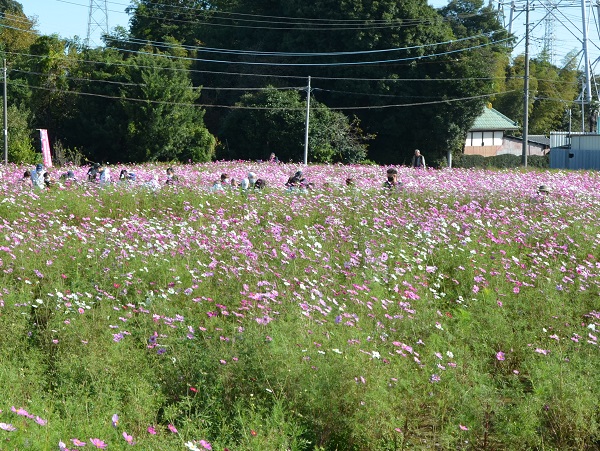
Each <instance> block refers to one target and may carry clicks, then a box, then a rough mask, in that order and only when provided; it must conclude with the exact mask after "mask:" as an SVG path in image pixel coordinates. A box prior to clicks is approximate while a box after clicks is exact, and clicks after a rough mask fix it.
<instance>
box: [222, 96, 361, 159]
mask: <svg viewBox="0 0 600 451" xmlns="http://www.w3.org/2000/svg"><path fill="white" fill-rule="evenodd" d="M238 106H239V107H240V108H239V109H236V110H234V111H233V112H232V113H230V114H229V116H228V117H227V118H226V119H225V123H224V125H223V128H222V130H221V141H224V142H225V143H226V147H225V148H224V149H223V151H222V154H221V155H220V156H219V157H226V158H233V159H235V158H238V159H242V158H251V159H267V158H268V156H269V154H270V153H271V152H274V153H276V155H277V156H278V158H279V159H280V160H281V161H288V160H291V161H302V159H303V155H304V136H305V131H306V101H304V100H302V99H301V98H300V94H299V93H298V92H297V91H280V90H277V89H275V88H272V89H267V90H264V91H262V92H259V93H256V94H246V95H245V96H243V97H242V99H241V102H240V103H239V104H238ZM241 107H248V109H244V108H241ZM370 138H371V137H369V136H366V135H364V133H363V132H362V130H360V128H359V122H358V119H356V118H355V119H354V120H353V121H350V120H349V119H348V118H347V117H346V116H345V115H344V114H342V113H340V112H337V111H332V110H330V109H328V108H327V107H326V106H325V105H322V104H320V103H319V102H316V101H315V100H311V113H310V121H309V154H308V155H309V156H308V158H309V161H312V162H319V163H331V162H338V161H340V162H344V163H357V162H360V161H362V160H364V158H365V157H366V155H367V149H366V145H365V144H364V142H365V141H366V140H368V139H370Z"/></svg>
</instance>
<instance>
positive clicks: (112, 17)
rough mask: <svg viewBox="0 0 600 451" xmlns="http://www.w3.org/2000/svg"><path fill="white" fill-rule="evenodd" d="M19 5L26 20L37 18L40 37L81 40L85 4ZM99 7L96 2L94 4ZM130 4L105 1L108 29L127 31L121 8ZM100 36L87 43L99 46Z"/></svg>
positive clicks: (58, 0) (25, 1) (65, 0)
mask: <svg viewBox="0 0 600 451" xmlns="http://www.w3.org/2000/svg"><path fill="white" fill-rule="evenodd" d="M17 1H19V3H21V5H23V11H24V12H25V15H27V16H28V17H31V16H37V19H38V30H39V31H40V32H41V33H42V34H53V33H57V34H59V35H60V36H62V37H65V38H72V37H73V36H76V35H77V36H79V37H81V38H82V39H85V37H86V36H87V26H88V18H89V10H90V9H89V8H90V1H89V0H17ZM98 3H100V2H98ZM129 4H130V3H129V2H128V1H127V0H109V1H108V2H107V6H108V10H109V11H108V26H109V28H111V29H112V28H114V27H115V26H117V25H121V26H124V27H126V28H127V27H128V20H129V16H128V15H127V14H126V13H125V8H126V7H127V6H128V5H129ZM99 37H100V33H95V34H94V35H92V36H91V37H90V40H91V41H95V42H96V43H97V44H100V39H99Z"/></svg>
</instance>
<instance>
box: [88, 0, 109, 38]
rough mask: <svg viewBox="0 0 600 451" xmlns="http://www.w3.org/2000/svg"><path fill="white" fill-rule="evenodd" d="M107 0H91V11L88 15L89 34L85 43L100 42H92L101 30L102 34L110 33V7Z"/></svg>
mask: <svg viewBox="0 0 600 451" xmlns="http://www.w3.org/2000/svg"><path fill="white" fill-rule="evenodd" d="M107 3H108V1H107V0H90V13H89V16H88V26H87V36H86V38H85V45H86V47H89V46H90V44H99V43H97V42H92V41H91V40H93V37H94V35H95V34H96V33H97V32H98V31H99V32H100V35H104V34H108V8H107V6H106V4H107Z"/></svg>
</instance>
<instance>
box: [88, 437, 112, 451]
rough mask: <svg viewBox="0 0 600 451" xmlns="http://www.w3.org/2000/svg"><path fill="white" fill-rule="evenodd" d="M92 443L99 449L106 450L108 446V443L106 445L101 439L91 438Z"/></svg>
mask: <svg viewBox="0 0 600 451" xmlns="http://www.w3.org/2000/svg"><path fill="white" fill-rule="evenodd" d="M90 442H91V443H92V445H94V446H95V447H96V448H99V449H106V447H107V446H108V445H107V444H106V443H104V442H103V441H102V440H100V439H99V438H91V439H90Z"/></svg>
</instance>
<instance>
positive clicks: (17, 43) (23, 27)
mask: <svg viewBox="0 0 600 451" xmlns="http://www.w3.org/2000/svg"><path fill="white" fill-rule="evenodd" d="M0 13H2V15H1V16H0V47H1V48H2V50H4V51H5V52H16V53H18V52H22V51H24V50H26V49H28V48H29V47H30V46H31V44H33V42H34V41H35V40H36V26H37V20H36V19H35V18H29V17H27V16H26V15H25V13H23V6H22V5H21V4H20V3H18V2H15V1H12V0H2V1H0Z"/></svg>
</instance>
